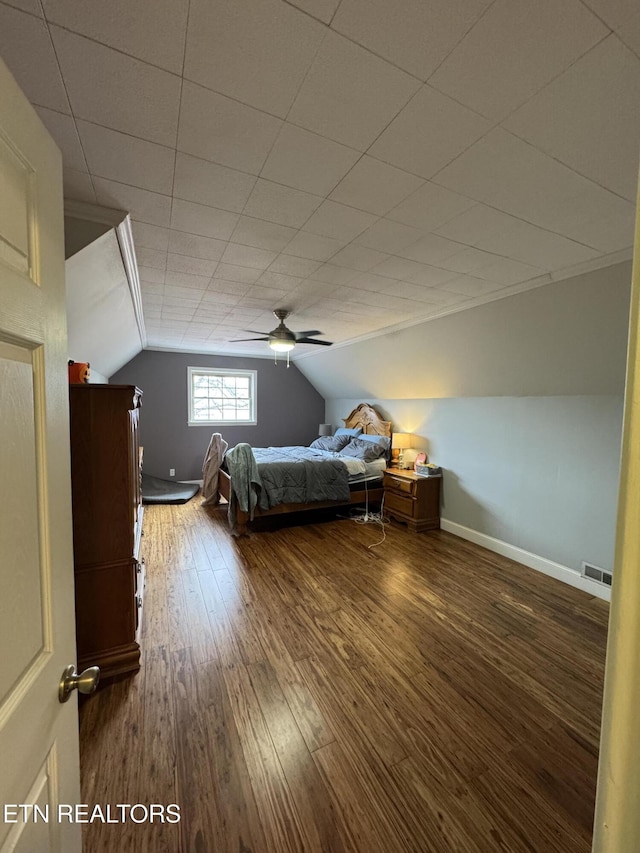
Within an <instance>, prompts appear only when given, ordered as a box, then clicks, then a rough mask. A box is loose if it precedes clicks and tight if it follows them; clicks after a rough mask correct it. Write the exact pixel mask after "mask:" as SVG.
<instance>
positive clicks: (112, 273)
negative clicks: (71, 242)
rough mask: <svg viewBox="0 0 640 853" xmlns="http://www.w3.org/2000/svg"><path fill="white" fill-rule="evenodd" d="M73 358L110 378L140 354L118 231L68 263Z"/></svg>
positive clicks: (68, 301)
mask: <svg viewBox="0 0 640 853" xmlns="http://www.w3.org/2000/svg"><path fill="white" fill-rule="evenodd" d="M65 274H66V283H67V328H68V338H69V345H68V351H69V358H71V359H73V360H74V361H88V362H89V363H90V364H91V368H92V370H93V372H94V374H95V373H98V374H101V375H102V376H103V377H106V378H108V377H109V376H111V375H112V374H113V373H115V372H116V371H117V370H119V369H120V368H121V367H122V366H123V365H125V364H126V363H127V362H128V361H130V360H131V359H132V358H133V357H134V356H135V355H137V354H138V353H139V352H140V350H141V349H142V341H141V337H140V330H139V327H138V323H137V321H136V316H135V311H134V305H133V301H132V298H131V290H130V287H129V281H128V279H127V275H126V272H125V268H124V266H123V263H122V255H121V251H120V245H119V243H118V238H117V236H116V232H115V229H113V228H110V229H109V230H108V231H107V232H106V233H105V234H103V235H102V236H101V237H99V238H98V239H97V240H94V241H93V242H91V243H89V245H88V246H85V247H84V248H83V249H81V250H80V251H79V252H76V254H74V255H73V256H72V257H70V258H68V259H67V261H66V262H65Z"/></svg>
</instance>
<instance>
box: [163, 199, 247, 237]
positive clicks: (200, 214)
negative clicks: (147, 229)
mask: <svg viewBox="0 0 640 853" xmlns="http://www.w3.org/2000/svg"><path fill="white" fill-rule="evenodd" d="M238 218H239V217H238V216H237V215H236V214H235V213H229V212H227V211H226V210H217V209H216V208H214V207H205V205H202V204H195V203H194V202H191V201H183V200H182V199H178V198H176V199H174V200H173V207H172V209H171V225H172V227H174V228H177V229H178V230H179V231H188V232H189V233H190V234H200V235H201V236H203V237H215V238H216V239H217V240H228V239H229V237H230V236H231V234H232V232H233V229H234V228H235V227H236V225H237V222H238Z"/></svg>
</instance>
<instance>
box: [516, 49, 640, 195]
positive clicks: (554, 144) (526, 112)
mask: <svg viewBox="0 0 640 853" xmlns="http://www.w3.org/2000/svg"><path fill="white" fill-rule="evenodd" d="M613 93H615V97H612V94H613ZM639 103H640V59H638V57H637V56H636V55H635V54H634V53H632V52H631V51H630V50H629V49H628V48H626V47H625V45H623V44H622V42H621V41H620V40H619V39H618V38H617V37H616V36H615V35H612V36H610V37H609V38H608V39H605V40H604V41H603V42H601V43H600V44H599V45H597V46H596V47H594V48H593V50H591V51H589V53H588V54H587V55H586V56H583V57H582V58H581V59H579V60H578V61H577V62H576V63H575V64H574V65H572V66H571V68H569V70H568V71H566V72H565V73H564V74H562V75H561V76H560V77H558V78H556V79H555V80H554V81H553V82H552V83H550V84H549V85H548V86H547V87H546V88H545V89H543V90H542V91H541V92H539V93H538V94H537V95H535V96H534V97H533V98H532V99H531V100H530V101H529V102H528V103H526V104H525V105H524V106H523V107H521V108H520V109H519V110H517V111H516V112H515V113H514V114H513V115H511V116H510V117H509V118H508V119H507V120H506V122H505V123H504V127H506V129H507V130H509V131H511V132H512V133H515V134H516V135H517V136H520V137H521V138H522V139H525V140H526V141H527V142H529V143H531V144H533V145H535V146H536V147H538V148H541V149H542V150H543V151H546V152H547V153H549V154H551V156H552V157H555V158H557V159H558V160H561V161H562V162H563V163H566V165H567V166H570V167H571V168H572V169H575V170H576V171H578V172H580V173H581V174H582V175H585V176H586V177H588V178H591V179H592V180H593V181H595V182H596V183H598V184H601V185H602V186H604V187H606V188H607V189H609V190H612V191H613V192H615V193H618V194H619V195H622V196H624V197H625V198H626V199H628V200H629V201H635V197H636V187H637V183H638V149H639V140H640V109H638V104H639ZM558 116H562V117H563V120H562V121H557V117H558ZM611 152H615V156H614V157H612V156H611Z"/></svg>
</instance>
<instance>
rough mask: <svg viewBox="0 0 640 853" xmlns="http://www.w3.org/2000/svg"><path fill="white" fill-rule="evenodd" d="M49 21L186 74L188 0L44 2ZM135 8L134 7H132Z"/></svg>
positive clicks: (44, 0)
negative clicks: (184, 61) (185, 53)
mask: <svg viewBox="0 0 640 853" xmlns="http://www.w3.org/2000/svg"><path fill="white" fill-rule="evenodd" d="M43 5H44V11H45V15H46V17H47V19H48V20H49V21H52V22H53V23H55V24H60V25H61V26H63V27H64V28H65V29H67V30H72V31H73V32H76V33H81V34H82V35H85V36H89V37H90V38H93V39H96V40H97V41H100V42H102V43H103V44H107V45H109V47H115V48H116V49H117V50H121V51H122V52H123V53H129V54H131V56H135V57H137V58H138V59H142V60H143V61H144V62H150V63H151V64H152V65H158V66H159V67H160V68H165V69H166V70H167V71H173V72H174V73H175V74H180V73H181V72H182V59H183V53H184V41H185V36H186V31H187V9H188V5H189V4H188V0H154V2H153V3H135V4H133V3H132V2H131V0H109V2H108V3H78V2H76V0H43ZM132 7H133V8H132Z"/></svg>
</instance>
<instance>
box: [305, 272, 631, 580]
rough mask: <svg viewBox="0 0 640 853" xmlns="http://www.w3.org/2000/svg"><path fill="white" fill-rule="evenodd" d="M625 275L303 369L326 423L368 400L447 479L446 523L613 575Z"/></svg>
mask: <svg viewBox="0 0 640 853" xmlns="http://www.w3.org/2000/svg"><path fill="white" fill-rule="evenodd" d="M630 282H631V265H630V264H629V263H625V264H619V265H617V266H615V267H610V268H608V269H604V270H599V271H597V272H593V273H589V274H585V275H581V276H576V277H575V278H572V279H569V280H567V281H563V282H558V283H555V284H553V285H549V286H546V287H543V288H539V289H537V290H534V291H528V292H525V293H521V294H518V295H516V296H512V297H509V298H507V299H503V300H499V301H497V302H493V303H489V304H486V305H483V306H479V307H478V308H474V309H471V310H469V311H464V312H460V313H458V314H452V315H449V316H447V317H443V318H440V319H437V320H433V321H431V322H427V323H424V324H421V325H418V326H413V327H411V328H408V329H404V330H402V331H401V332H395V333H392V334H389V335H386V336H382V337H377V338H371V339H369V340H365V341H361V342H359V343H355V344H352V345H351V346H348V347H342V348H339V349H333V350H330V351H329V352H327V353H325V352H322V353H319V354H317V355H315V354H314V355H313V356H312V357H309V358H306V357H305V358H304V359H301V360H299V361H298V366H299V367H300V369H301V370H302V371H303V372H304V373H305V375H307V376H308V377H309V378H310V380H311V381H312V382H313V383H314V384H315V385H316V386H317V387H318V388H319V389H320V390H321V391H322V392H323V393H324V394H325V396H326V397H327V409H326V419H327V421H330V422H332V423H333V424H334V425H336V424H337V425H340V424H341V419H342V418H344V417H346V415H347V414H348V413H349V412H350V411H351V409H352V408H353V406H354V405H355V404H357V403H358V402H361V401H362V400H366V401H368V402H370V403H373V404H374V405H378V406H379V407H380V408H381V410H382V412H383V413H384V414H385V415H386V416H387V417H388V418H389V419H390V420H391V421H392V422H393V426H394V429H395V430H396V431H398V432H412V433H414V434H415V435H416V441H415V444H416V447H418V448H420V449H426V450H427V451H428V452H429V455H430V457H431V459H432V461H434V462H436V463H437V464H440V465H442V466H443V468H444V469H445V472H444V482H443V486H444V505H443V517H444V518H446V519H447V520H449V521H451V522H454V523H457V524H460V525H463V526H464V527H467V528H471V529H472V530H474V531H477V532H479V533H481V534H486V535H488V536H492V537H494V538H496V539H499V540H502V541H503V542H507V543H508V544H510V545H514V546H517V547H519V548H522V549H524V550H526V551H529V552H531V553H533V554H535V555H538V556H540V557H543V558H545V559H547V560H551V561H553V562H556V563H559V564H561V565H564V566H567V567H569V568H571V569H574V570H576V571H578V570H579V569H580V563H581V561H582V560H587V561H589V562H593V563H595V564H596V565H599V566H601V567H603V568H607V569H611V568H612V567H613V554H614V539H615V518H616V508H617V499H618V475H619V464H620V444H621V425H622V410H623V394H624V378H625V358H626V348H627V335H628V314H629V296H630Z"/></svg>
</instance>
